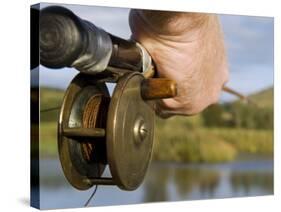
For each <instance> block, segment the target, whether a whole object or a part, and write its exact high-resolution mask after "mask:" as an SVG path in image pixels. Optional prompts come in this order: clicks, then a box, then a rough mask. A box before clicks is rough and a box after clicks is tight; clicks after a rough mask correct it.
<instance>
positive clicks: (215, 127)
mask: <svg viewBox="0 0 281 212" xmlns="http://www.w3.org/2000/svg"><path fill="white" fill-rule="evenodd" d="M63 94H64V92H63V91H62V90H57V89H51V88H41V90H40V110H41V111H43V110H45V109H48V108H54V107H58V106H60V105H61V102H62V98H63ZM250 98H251V100H252V101H253V102H255V104H246V103H245V102H243V101H241V100H236V101H233V102H227V103H222V104H216V105H212V106H210V107H209V108H207V109H206V110H205V111H204V112H202V113H200V114H198V115H196V116H190V117H180V116H175V117H172V118H169V119H166V120H163V119H160V118H157V119H156V129H155V131H156V132H155V142H154V150H153V152H154V154H153V160H155V161H169V162H196V163H202V162H210V163H216V162H226V161H232V160H235V159H237V158H239V156H240V155H241V154H257V155H265V156H272V155H273V88H269V89H266V90H263V91H261V92H258V93H256V94H253V95H251V96H250ZM58 112H59V110H52V111H48V112H41V116H40V121H41V125H40V139H41V140H40V141H41V142H40V152H41V154H43V156H47V157H52V156H54V155H56V154H57V143H56V128H57V120H58Z"/></svg>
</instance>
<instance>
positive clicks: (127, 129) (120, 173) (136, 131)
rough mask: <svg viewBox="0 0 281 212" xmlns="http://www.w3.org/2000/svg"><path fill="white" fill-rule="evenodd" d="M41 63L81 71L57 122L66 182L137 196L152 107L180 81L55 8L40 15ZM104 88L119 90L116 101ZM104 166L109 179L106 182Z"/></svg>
mask: <svg viewBox="0 0 281 212" xmlns="http://www.w3.org/2000/svg"><path fill="white" fill-rule="evenodd" d="M40 63H41V64H42V65H44V66H46V67H49V68H62V67H74V68H76V69H77V70H79V71H80V73H79V74H78V75H77V76H76V77H75V78H74V79H73V80H72V82H71V83H70V85H69V86H68V88H67V90H66V92H65V96H64V99H63V103H62V106H61V110H60V115H59V121H58V150H59V157H60V162H61V165H62V169H63V172H64V174H65V177H66V178H67V180H68V181H69V183H70V184H71V185H72V186H73V187H75V188H77V189H79V190H86V189H89V188H91V187H92V186H93V185H117V186H118V187H119V188H121V189H123V190H134V189H136V188H137V187H138V186H139V185H140V184H141V183H142V181H143V179H144V177H145V174H146V172H147V168H148V165H149V163H150V160H151V156H152V147H153V137H154V117H155V102H156V101H157V100H159V99H163V98H171V97H174V96H176V94H177V93H176V92H177V89H176V84H175V82H174V81H171V80H168V79H164V78H156V77H155V75H156V74H155V70H154V66H153V62H152V60H151V57H150V56H149V54H148V53H147V51H146V50H145V49H144V48H143V47H142V46H141V45H140V44H138V43H136V42H134V41H128V40H123V39H121V38H118V37H116V36H113V35H110V34H108V33H107V32H105V31H103V30H102V29H100V28H98V27H96V26H95V25H94V24H92V23H90V22H88V21H85V20H82V19H80V18H79V17H78V16H76V15H75V14H74V13H72V12H71V11H70V10H68V9H66V8H63V7H58V6H51V7H47V8H45V9H43V10H42V11H41V14H40ZM107 82H113V83H115V84H116V86H115V88H114V91H113V94H112V96H110V94H109V91H108V89H107V86H106V83H107ZM107 165H108V166H109V170H110V173H111V176H112V177H103V172H104V170H105V168H106V166H107Z"/></svg>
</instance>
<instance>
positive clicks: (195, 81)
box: [129, 10, 228, 117]
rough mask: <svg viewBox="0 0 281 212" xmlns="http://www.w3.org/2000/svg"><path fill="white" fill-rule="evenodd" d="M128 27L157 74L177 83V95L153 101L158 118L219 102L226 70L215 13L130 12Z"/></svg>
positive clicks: (188, 111) (196, 109)
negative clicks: (153, 65)
mask: <svg viewBox="0 0 281 212" xmlns="http://www.w3.org/2000/svg"><path fill="white" fill-rule="evenodd" d="M129 23H130V27H131V30H132V38H133V39H134V40H136V41H138V42H140V43H141V44H142V45H143V46H144V47H145V48H146V49H147V51H148V52H149V53H150V55H151V57H152V59H153V61H154V62H155V65H156V69H157V74H158V76H159V77H166V78H169V79H172V80H174V81H176V83H177V87H178V95H177V97H175V98H169V99H163V100H160V101H158V102H157V109H156V112H157V114H158V115H159V116H161V117H169V116H171V115H193V114H197V113H199V112H201V111H202V110H204V109H205V108H206V107H208V106H209V105H211V104H214V103H216V102H217V101H218V98H219V95H220V92H221V90H222V87H223V85H224V84H225V83H226V82H227V80H228V68H227V61H226V55H225V49H224V41H223V35H222V32H221V27H220V23H219V20H218V17H217V16H216V15H211V14H202V13H182V12H162V11H150V10H131V12H130V16H129Z"/></svg>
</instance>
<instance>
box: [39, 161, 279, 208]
mask: <svg viewBox="0 0 281 212" xmlns="http://www.w3.org/2000/svg"><path fill="white" fill-rule="evenodd" d="M105 174H106V175H109V170H107V169H106V173H105ZM40 175H41V178H40V180H41V181H40V185H41V188H40V199H41V202H40V206H41V208H42V209H54V208H71V207H83V205H84V203H85V202H86V201H87V199H88V198H89V196H90V195H91V193H92V191H93V189H90V190H88V191H78V190H76V189H74V188H72V187H71V186H70V185H69V184H68V182H67V181H66V179H65V178H64V176H63V173H62V169H61V167H60V163H59V161H58V160H56V159H44V160H41V162H40ZM271 194H273V161H272V160H270V159H260V158H259V159H258V158H251V159H247V160H240V161H235V162H231V163H222V164H192V165H191V164H190V165H188V164H175V163H156V162H154V163H151V165H150V167H149V170H148V172H147V175H146V178H145V180H144V182H143V184H142V185H141V186H140V187H139V188H138V189H137V190H135V191H129V192H128V191H122V190H120V189H119V188H118V187H116V186H99V187H98V190H97V192H96V194H95V196H94V198H93V199H92V201H91V203H90V206H105V205H120V204H137V203H144V202H161V201H185V200H198V199H214V198H229V197H243V196H260V195H271Z"/></svg>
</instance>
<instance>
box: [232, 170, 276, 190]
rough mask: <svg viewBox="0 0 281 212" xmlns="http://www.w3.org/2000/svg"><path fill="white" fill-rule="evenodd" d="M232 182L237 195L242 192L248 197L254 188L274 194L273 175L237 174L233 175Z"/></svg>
mask: <svg viewBox="0 0 281 212" xmlns="http://www.w3.org/2000/svg"><path fill="white" fill-rule="evenodd" d="M230 181H231V185H232V189H233V192H235V193H238V192H239V190H242V191H243V192H244V193H245V194H246V195H249V193H250V191H251V189H253V188H256V189H261V190H264V191H266V192H268V193H273V183H272V182H273V173H266V172H265V173H263V172H253V171H250V172H236V173H232V175H231V178H230Z"/></svg>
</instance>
